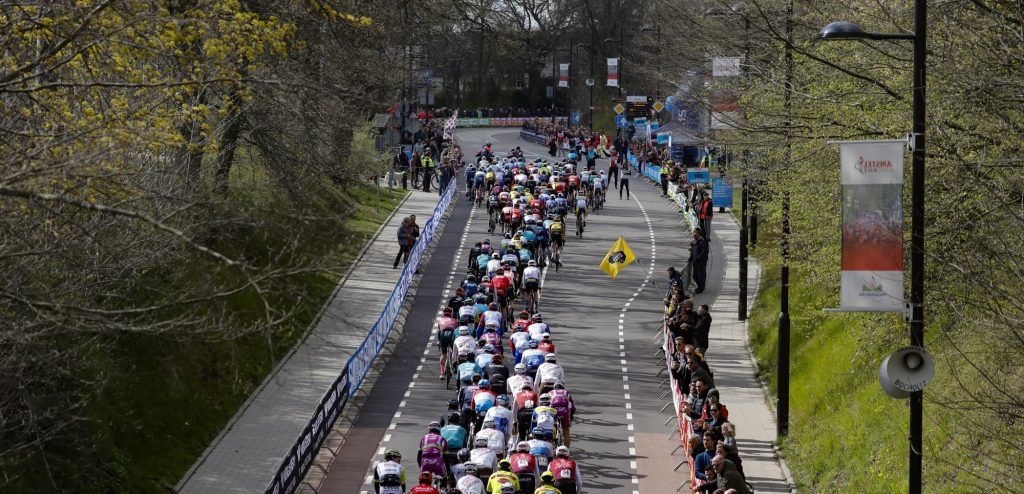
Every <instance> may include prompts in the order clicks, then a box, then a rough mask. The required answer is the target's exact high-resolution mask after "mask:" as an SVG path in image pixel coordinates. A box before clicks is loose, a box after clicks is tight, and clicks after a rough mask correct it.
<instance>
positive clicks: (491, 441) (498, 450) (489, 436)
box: [473, 410, 505, 458]
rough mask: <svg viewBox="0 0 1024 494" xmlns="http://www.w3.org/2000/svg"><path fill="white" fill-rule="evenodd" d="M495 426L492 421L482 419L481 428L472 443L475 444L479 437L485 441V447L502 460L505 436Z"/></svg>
mask: <svg viewBox="0 0 1024 494" xmlns="http://www.w3.org/2000/svg"><path fill="white" fill-rule="evenodd" d="M488 411H489V410H488ZM496 425H497V424H495V422H494V420H493V419H484V422H483V426H482V427H481V428H480V430H479V431H478V432H477V433H476V437H475V438H474V439H473V443H474V444H476V440H477V439H480V438H481V437H482V438H484V439H486V440H487V447H488V448H491V451H494V455H495V456H496V457H498V458H502V457H504V456H505V435H504V434H503V433H502V432H501V431H500V430H498V429H497V427H496Z"/></svg>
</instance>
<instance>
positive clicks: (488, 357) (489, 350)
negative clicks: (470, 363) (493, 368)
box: [476, 326, 495, 375]
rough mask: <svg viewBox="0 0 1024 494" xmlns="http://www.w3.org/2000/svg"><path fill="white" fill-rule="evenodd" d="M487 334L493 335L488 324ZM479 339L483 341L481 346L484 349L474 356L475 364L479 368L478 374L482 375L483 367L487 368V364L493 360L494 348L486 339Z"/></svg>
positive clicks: (492, 330)
mask: <svg viewBox="0 0 1024 494" xmlns="http://www.w3.org/2000/svg"><path fill="white" fill-rule="evenodd" d="M487 334H491V335H493V334H494V328H491V327H490V326H488V328H487ZM480 341H483V342H484V345H483V347H482V348H483V350H484V351H483V353H480V354H478V355H477V356H476V366H477V367H479V368H480V375H483V373H484V371H483V370H484V369H485V368H487V366H488V365H491V362H492V361H494V352H495V349H494V345H492V344H490V343H487V339H486V338H480Z"/></svg>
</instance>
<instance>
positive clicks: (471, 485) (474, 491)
mask: <svg viewBox="0 0 1024 494" xmlns="http://www.w3.org/2000/svg"><path fill="white" fill-rule="evenodd" d="M488 451H490V450H488ZM470 456H472V453H471V454H470ZM465 471H466V474H465V475H463V476H462V478H460V479H459V481H458V482H456V484H455V487H456V488H457V489H458V490H459V491H461V492H462V494H485V492H484V489H485V488H486V487H485V486H484V482H483V481H482V480H480V479H479V478H478V477H477V473H478V467H477V465H476V464H475V463H472V462H471V463H467V464H466V467H465Z"/></svg>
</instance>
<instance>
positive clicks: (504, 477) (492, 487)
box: [487, 458, 519, 494]
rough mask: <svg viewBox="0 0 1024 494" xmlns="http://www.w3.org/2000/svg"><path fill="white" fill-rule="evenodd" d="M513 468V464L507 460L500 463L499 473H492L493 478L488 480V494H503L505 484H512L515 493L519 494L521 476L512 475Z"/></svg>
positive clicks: (503, 459)
mask: <svg viewBox="0 0 1024 494" xmlns="http://www.w3.org/2000/svg"><path fill="white" fill-rule="evenodd" d="M511 467H512V463H510V462H509V461H508V460H507V459H505V458H502V459H501V460H499V461H498V471H497V472H494V473H492V474H491V477H490V478H489V479H487V493H488V494H501V493H502V492H503V491H502V490H501V487H502V486H503V485H505V484H512V487H514V488H515V492H519V476H517V475H516V474H514V473H512V471H511V470H510V468H511Z"/></svg>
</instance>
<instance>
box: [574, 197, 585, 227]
mask: <svg viewBox="0 0 1024 494" xmlns="http://www.w3.org/2000/svg"><path fill="white" fill-rule="evenodd" d="M586 226H587V196H585V195H583V194H579V195H577V196H576V236H577V237H582V236H583V229H584V228H586Z"/></svg>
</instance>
